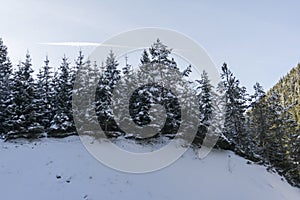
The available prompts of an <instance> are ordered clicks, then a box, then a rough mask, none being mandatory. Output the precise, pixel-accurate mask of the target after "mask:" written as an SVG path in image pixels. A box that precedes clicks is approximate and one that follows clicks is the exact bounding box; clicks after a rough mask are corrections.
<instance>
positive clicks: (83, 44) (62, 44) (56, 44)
mask: <svg viewBox="0 0 300 200" xmlns="http://www.w3.org/2000/svg"><path fill="white" fill-rule="evenodd" d="M39 44H40V45H50V46H72V47H82V46H100V45H101V46H105V47H118V48H132V47H130V46H122V45H115V44H102V43H96V42H42V43H39Z"/></svg>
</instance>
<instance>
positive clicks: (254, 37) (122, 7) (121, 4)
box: [0, 0, 300, 91]
mask: <svg viewBox="0 0 300 200" xmlns="http://www.w3.org/2000/svg"><path fill="white" fill-rule="evenodd" d="M299 8H300V3H299V1H221V0H220V1H175V0H173V1H161V0H152V1H141V0H136V1H113V0H105V1H91V0H87V1H75V0H73V1H59V0H52V1H42V0H40V1H38V0H24V1H17V0H10V1H2V0H0V26H1V28H0V37H2V38H3V40H4V42H5V44H7V46H8V48H9V55H10V57H11V60H12V61H13V63H14V64H16V63H17V62H18V60H20V59H24V57H25V53H26V50H27V49H29V51H30V53H31V55H32V59H33V63H34V65H35V66H36V67H39V66H42V65H43V59H44V58H45V55H46V54H47V55H48V56H49V59H50V62H51V63H52V65H53V66H57V65H58V64H59V62H60V58H61V57H62V56H63V54H64V53H66V55H67V56H68V57H69V58H70V61H73V60H74V59H75V57H76V55H77V53H78V50H79V47H63V46H59V47H58V46H47V45H41V44H40V43H44V42H70V41H72V42H102V41H104V40H106V39H108V38H109V37H111V36H113V35H116V34H118V33H120V32H123V31H126V30H130V29H133V28H141V27H162V28H168V29H173V30H176V31H179V32H181V33H184V34H186V35H188V36H189V37H191V38H193V39H194V40H196V41H197V42H198V43H199V44H200V45H202V46H203V47H204V48H205V49H206V50H207V52H208V53H209V55H210V56H211V58H212V59H213V61H214V62H215V64H216V65H217V66H218V67H219V68H220V66H221V65H222V63H223V62H227V63H228V65H229V66H230V68H231V69H232V71H233V72H234V73H235V74H236V76H237V77H238V78H239V79H240V80H241V82H242V84H243V85H245V86H246V87H247V89H248V90H250V91H251V88H252V85H253V84H254V83H255V82H256V81H258V82H260V83H261V84H262V85H263V86H264V88H265V89H268V88H269V87H271V86H272V85H273V84H274V83H276V82H277V81H278V80H279V78H280V77H281V76H283V75H284V74H286V73H287V72H288V71H289V70H290V69H291V68H292V67H294V66H296V64H297V63H298V62H300V22H299V19H300V11H299ZM93 48H94V47H82V49H83V51H84V53H85V54H88V53H90V52H91V51H92V50H93Z"/></svg>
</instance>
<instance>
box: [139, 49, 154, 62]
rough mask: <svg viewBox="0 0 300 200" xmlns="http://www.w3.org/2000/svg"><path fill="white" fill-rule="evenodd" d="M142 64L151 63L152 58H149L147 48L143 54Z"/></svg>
mask: <svg viewBox="0 0 300 200" xmlns="http://www.w3.org/2000/svg"><path fill="white" fill-rule="evenodd" d="M140 62H141V65H146V64H149V63H150V62H151V60H150V58H149V54H148V51H147V50H146V49H144V51H143V54H142V58H141V59H140Z"/></svg>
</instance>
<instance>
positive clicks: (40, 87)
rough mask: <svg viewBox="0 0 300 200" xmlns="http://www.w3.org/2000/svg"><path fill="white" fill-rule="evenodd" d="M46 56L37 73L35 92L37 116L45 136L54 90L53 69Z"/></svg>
mask: <svg viewBox="0 0 300 200" xmlns="http://www.w3.org/2000/svg"><path fill="white" fill-rule="evenodd" d="M49 62H50V61H49V59H48V56H47V57H46V59H45V61H44V63H45V65H44V66H43V67H42V69H41V70H40V72H39V74H38V75H37V85H36V88H37V92H38V97H37V100H36V107H37V109H38V111H37V116H38V120H39V121H40V124H41V125H42V126H43V127H44V135H45V136H46V135H47V133H48V131H49V128H50V126H51V121H52V119H53V116H54V115H53V113H54V110H53V103H54V102H53V99H54V98H55V94H54V90H53V87H52V82H53V80H52V79H53V75H52V74H53V70H52V68H51V67H50V65H49Z"/></svg>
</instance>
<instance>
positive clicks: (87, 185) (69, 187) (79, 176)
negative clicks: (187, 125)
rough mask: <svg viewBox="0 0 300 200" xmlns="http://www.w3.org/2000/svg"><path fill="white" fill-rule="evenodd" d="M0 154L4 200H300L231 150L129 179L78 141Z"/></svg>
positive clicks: (22, 145) (21, 145)
mask: <svg viewBox="0 0 300 200" xmlns="http://www.w3.org/2000/svg"><path fill="white" fill-rule="evenodd" d="M127 145H128V144H127ZM0 149H1V150H0V157H1V160H0V199H1V200H10V199H13V200H18V199H28V200H35V199H37V200H39V199H43V200H59V199H67V200H69V199H70V200H77V199H78V200H79V199H82V200H84V199H86V200H87V199H90V200H91V199H94V200H96V199H97V200H100V199H103V200H109V199H116V200H117V199H118V200H119V199H124V200H126V199H132V200H135V199H137V200H139V199H143V200H144V199H146V200H147V199H171V200H173V199H189V200H191V199H208V200H214V199H223V200H224V199H225V200H226V199H229V200H235V199H238V200H240V199H243V200H248V199H249V200H254V199H255V200H260V199H262V200H269V199H270V200H279V199H280V200H281V199H286V200H298V199H300V189H297V188H293V187H291V186H290V185H288V184H287V183H286V182H284V181H282V180H281V177H279V176H278V175H276V174H272V173H269V172H267V171H266V169H265V168H264V167H262V166H257V165H254V164H251V165H249V164H246V162H247V161H246V160H245V159H243V158H240V157H238V156H236V155H234V154H233V153H232V152H228V151H214V152H212V153H210V154H209V156H208V157H207V158H205V159H204V160H199V159H196V158H195V154H194V153H193V151H192V150H189V151H188V152H187V153H185V154H184V155H183V157H182V158H180V159H179V160H178V161H177V162H176V163H174V164H173V165H171V166H169V167H167V168H165V169H163V170H160V171H156V172H152V173H148V174H127V173H121V172H118V171H115V170H113V169H110V168H108V167H106V166H104V165H102V164H101V163H100V162H99V161H97V160H95V159H94V158H93V157H92V156H91V155H90V154H89V153H88V152H87V151H86V150H85V148H84V146H82V144H81V142H80V141H79V139H78V137H69V138H65V139H43V140H42V141H39V142H34V143H28V142H21V141H19V142H18V143H4V142H2V141H1V142H0Z"/></svg>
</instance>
